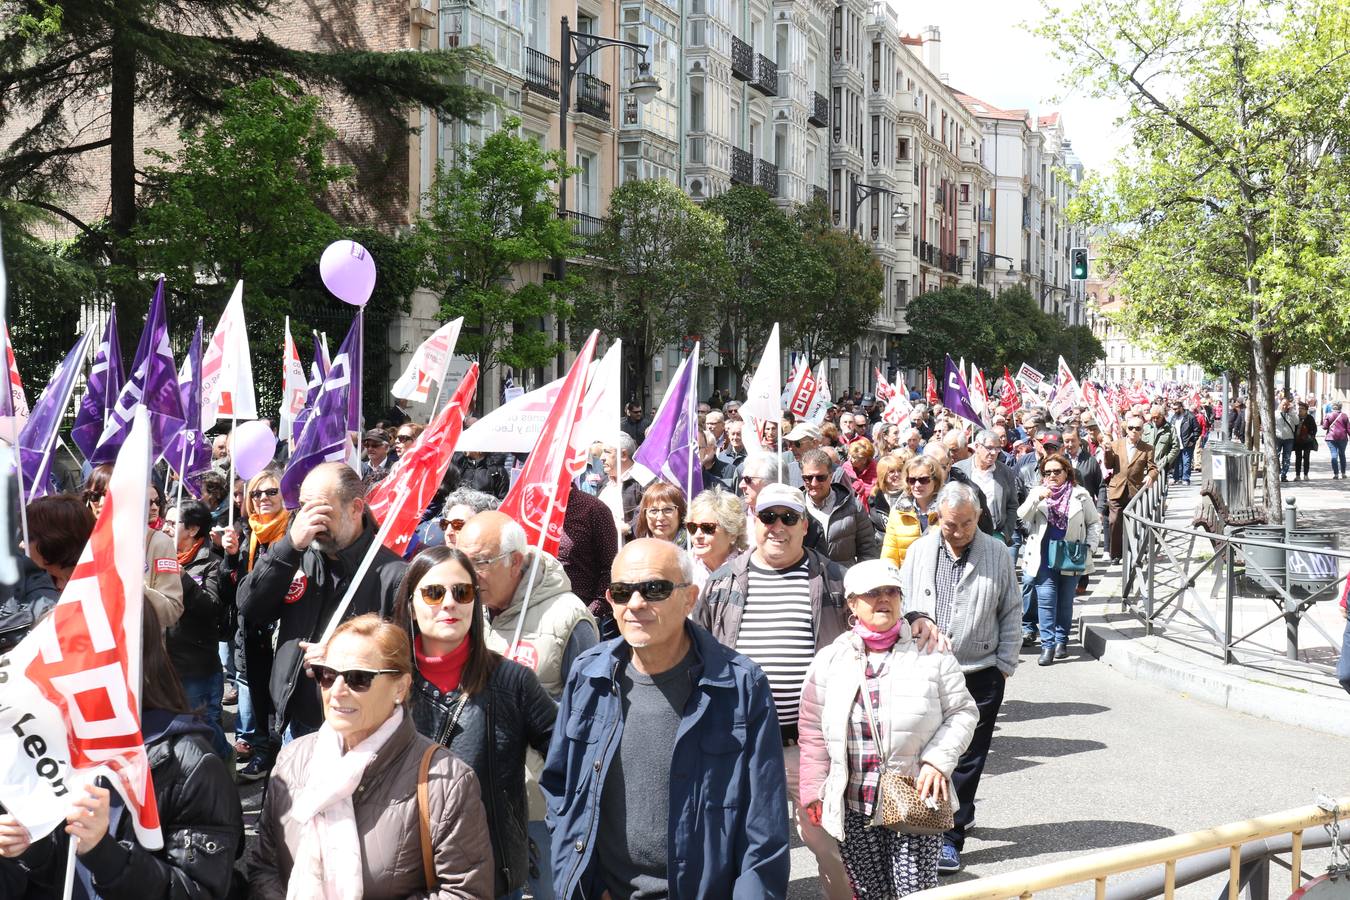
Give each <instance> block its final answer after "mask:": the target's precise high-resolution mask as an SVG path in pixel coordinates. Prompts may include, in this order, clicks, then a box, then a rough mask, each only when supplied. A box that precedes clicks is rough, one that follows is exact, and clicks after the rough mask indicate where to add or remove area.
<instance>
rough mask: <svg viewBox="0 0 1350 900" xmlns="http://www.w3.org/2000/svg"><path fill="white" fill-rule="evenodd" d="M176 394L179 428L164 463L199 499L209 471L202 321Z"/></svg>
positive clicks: (166, 450) (180, 376)
mask: <svg viewBox="0 0 1350 900" xmlns="http://www.w3.org/2000/svg"><path fill="white" fill-rule="evenodd" d="M178 395H179V397H180V398H181V400H182V403H183V429H182V430H181V431H179V432H178V433H177V434H175V435H174V436H173V438H172V439H171V440H170V441H169V445H168V446H167V447H165V448H164V460H165V462H167V463H168V464H169V467H170V468H171V469H173V470H174V472H176V473H177V474H178V477H179V478H181V479H183V486H184V487H185V488H187V489H188V492H189V493H191V494H192V496H194V497H200V496H201V495H202V491H201V476H202V474H203V473H204V472H206V471H207V470H209V469H210V468H211V445H210V444H208V443H206V435H205V434H203V433H202V320H201V317H200V316H198V317H197V331H196V333H194V334H193V335H192V344H191V345H190V346H189V347H188V353H187V358H186V359H184V360H183V367H182V368H181V369H179V370H178Z"/></svg>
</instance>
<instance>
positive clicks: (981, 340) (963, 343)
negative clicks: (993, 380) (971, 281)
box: [900, 285, 1106, 373]
mask: <svg viewBox="0 0 1350 900" xmlns="http://www.w3.org/2000/svg"><path fill="white" fill-rule="evenodd" d="M905 317H906V321H907V322H909V328H910V333H909V335H908V336H907V337H906V338H905V340H904V341H902V342H901V351H900V361H901V364H902V365H904V366H907V367H912V368H924V367H929V368H932V369H933V370H934V371H938V370H940V368H941V367H942V364H943V360H942V357H943V354H951V357H952V359H960V358H964V359H966V360H968V361H970V362H973V363H976V364H977V365H979V366H982V367H984V368H987V369H990V370H992V371H998V370H1000V369H1002V368H1003V367H1004V366H1007V367H1008V368H1009V369H1010V370H1013V371H1016V369H1017V367H1018V366H1020V365H1021V364H1022V363H1024V362H1025V363H1029V364H1030V365H1032V366H1034V367H1035V368H1037V369H1040V370H1041V371H1042V372H1050V371H1053V370H1054V368H1055V366H1056V365H1058V361H1059V356H1060V355H1061V354H1063V356H1064V359H1065V361H1066V362H1068V364H1069V366H1070V367H1071V368H1072V369H1073V370H1074V372H1077V373H1082V372H1085V371H1086V370H1087V369H1088V368H1090V367H1091V365H1092V363H1094V362H1096V361H1097V360H1099V359H1102V358H1104V357H1105V356H1106V354H1105V352H1104V351H1103V350H1102V346H1101V342H1100V341H1098V340H1097V339H1096V338H1095V337H1094V336H1093V335H1092V332H1091V329H1089V328H1087V327H1085V326H1082V325H1075V326H1072V327H1067V328H1066V327H1064V326H1063V325H1062V324H1061V323H1060V321H1059V320H1058V319H1056V318H1055V317H1054V316H1052V315H1049V314H1047V313H1044V312H1042V311H1041V308H1040V305H1039V304H1038V303H1037V302H1036V300H1035V298H1033V297H1032V295H1031V292H1030V291H1029V290H1027V289H1026V288H1025V287H1023V286H1021V285H1017V286H1015V287H1011V288H1007V289H1006V290H1003V291H1001V292H1000V293H999V295H998V297H997V298H995V297H992V296H990V295H989V292H988V291H986V290H984V288H978V287H971V286H969V285H963V286H961V287H950V288H943V289H942V290H938V291H930V292H929V293H927V294H921V295H920V296H918V297H915V298H914V299H913V300H912V301H910V304H909V307H908V308H907V309H906V312H905Z"/></svg>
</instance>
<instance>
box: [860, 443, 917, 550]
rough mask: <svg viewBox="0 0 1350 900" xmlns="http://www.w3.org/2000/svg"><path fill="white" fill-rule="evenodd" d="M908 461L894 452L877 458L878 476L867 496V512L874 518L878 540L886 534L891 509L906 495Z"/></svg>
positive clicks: (873, 522)
mask: <svg viewBox="0 0 1350 900" xmlns="http://www.w3.org/2000/svg"><path fill="white" fill-rule="evenodd" d="M908 461H909V459H908V458H905V459H901V458H900V457H899V456H897V455H896V454H895V453H894V452H892V453H887V454H886V455H885V456H883V457H881V459H879V460H877V478H876V481H875V482H874V483H873V485H872V493H871V494H870V495H868V498H867V514H868V516H870V517H871V519H872V527H873V528H875V529H876V532H877V540H878V541H881V540H883V539H884V538H885V536H886V523H887V521H889V520H890V517H891V510H892V509H894V508H895V505H896V504H897V503H899V502H900V500H901V499H902V498H903V497H904V496H905V463H907V462H908Z"/></svg>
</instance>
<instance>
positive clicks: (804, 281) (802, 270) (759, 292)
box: [703, 185, 830, 384]
mask: <svg viewBox="0 0 1350 900" xmlns="http://www.w3.org/2000/svg"><path fill="white" fill-rule="evenodd" d="M703 208H704V209H705V210H707V211H708V212H710V213H713V214H714V215H717V216H719V217H720V218H721V219H722V220H723V221H724V222H725V223H726V225H725V229H724V231H723V244H724V246H725V248H726V260H727V266H726V267H725V268H724V269H723V272H724V273H725V275H726V280H725V281H724V283H723V284H722V285H721V290H720V291H719V296H718V304H717V319H716V325H717V328H718V348H719V354H720V356H721V358H722V360H723V361H724V364H726V365H728V366H729V367H730V368H731V369H732V371H733V372H735V381H734V383H735V384H740V383H741V381H742V379H743V378H744V376H745V374H746V373H747V372H748V371H749V370H750V369H751V368H752V367H753V366H754V365H755V364H756V363H757V362H758V360H759V356H758V354H759V349H760V348H762V347H763V346H764V342H765V341H766V340H768V337H769V332H770V330H771V329H772V328H773V325H774V323H775V322H778V321H780V320H781V319H783V317H784V315H785V313H786V312H787V311H788V310H793V309H797V308H799V307H800V306H802V305H803V304H804V303H806V302H807V297H808V294H809V292H811V291H812V290H813V288H814V285H816V284H818V283H820V282H821V281H823V280H826V279H828V278H829V274H830V273H829V272H828V270H827V269H826V263H825V261H824V260H823V259H822V258H821V256H820V254H818V253H814V252H811V253H808V252H807V251H806V247H805V244H804V242H803V239H802V232H801V229H800V228H799V227H798V225H797V223H796V222H794V221H793V220H792V218H791V217H789V216H788V214H787V213H785V212H783V210H782V209H780V208H779V207H778V205H777V204H775V203H774V202H773V199H772V198H771V197H770V196H769V195H768V193H767V192H765V191H764V189H763V188H760V187H756V186H750V185H737V186H735V187H732V188H731V190H729V191H726V192H724V193H722V194H719V195H718V196H716V197H714V198H713V199H711V200H709V201H708V202H707V203H706V204H705V205H704V207H703Z"/></svg>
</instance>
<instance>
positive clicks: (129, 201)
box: [108, 33, 136, 267]
mask: <svg viewBox="0 0 1350 900" xmlns="http://www.w3.org/2000/svg"><path fill="white" fill-rule="evenodd" d="M111 88H112V96H111V99H110V103H109V127H108V137H109V139H110V141H111V145H110V147H109V152H108V184H109V192H110V198H109V199H110V203H111V206H110V212H109V216H108V222H109V224H110V225H111V226H112V230H113V237H114V241H115V243H114V245H113V247H112V250H111V256H112V258H113V260H114V261H115V262H117V263H119V264H122V265H126V266H133V267H134V266H135V264H136V258H135V253H134V251H133V250H132V249H131V246H130V241H129V240H128V239H129V238H130V237H131V231H132V229H133V228H134V227H135V225H136V49H135V47H134V46H132V44H131V42H130V41H129V40H128V39H127V37H126V36H125V35H124V34H122V33H119V34H117V35H115V36H114V37H113V42H112V76H111Z"/></svg>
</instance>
